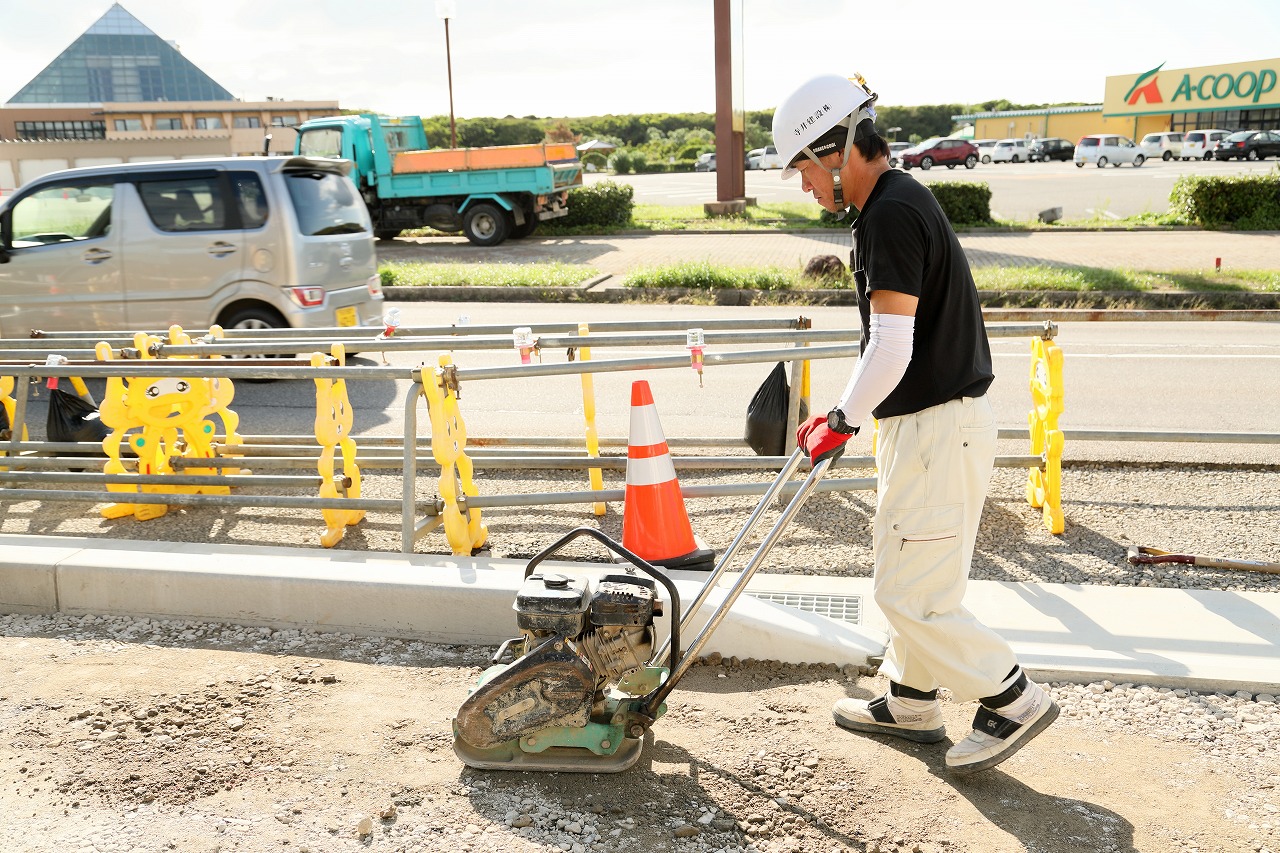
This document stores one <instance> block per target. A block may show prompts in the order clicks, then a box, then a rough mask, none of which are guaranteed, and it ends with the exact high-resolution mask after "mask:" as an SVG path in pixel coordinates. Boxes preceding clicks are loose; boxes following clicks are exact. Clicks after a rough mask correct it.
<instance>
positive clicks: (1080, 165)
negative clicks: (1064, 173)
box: [1076, 160, 1084, 169]
mask: <svg viewBox="0 0 1280 853" xmlns="http://www.w3.org/2000/svg"><path fill="white" fill-rule="evenodd" d="M1076 168H1077V169H1083V168H1084V161H1083V160H1081V161H1080V162H1079V163H1076Z"/></svg>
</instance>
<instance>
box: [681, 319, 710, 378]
mask: <svg viewBox="0 0 1280 853" xmlns="http://www.w3.org/2000/svg"><path fill="white" fill-rule="evenodd" d="M684 346H685V349H687V350H689V366H690V367H691V368H693V369H694V370H696V371H698V387H699V388H701V387H702V351H703V350H705V349H706V348H707V343H706V337H705V335H703V333H702V330H701V329H690V330H689V331H687V332H685V343H684Z"/></svg>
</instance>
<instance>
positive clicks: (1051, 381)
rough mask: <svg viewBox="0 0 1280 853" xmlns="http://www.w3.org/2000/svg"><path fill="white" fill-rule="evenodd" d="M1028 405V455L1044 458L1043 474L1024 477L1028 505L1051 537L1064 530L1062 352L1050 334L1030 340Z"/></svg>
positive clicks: (1040, 472)
mask: <svg viewBox="0 0 1280 853" xmlns="http://www.w3.org/2000/svg"><path fill="white" fill-rule="evenodd" d="M1031 403H1032V407H1033V408H1032V409H1031V411H1030V412H1029V413H1028V414H1027V421H1028V423H1029V424H1030V428H1031V452H1032V454H1035V455H1040V456H1043V458H1044V460H1045V466H1044V470H1043V471H1041V470H1040V469H1038V468H1032V469H1031V471H1030V473H1029V475H1028V477H1027V503H1028V504H1030V505H1031V506H1032V507H1035V508H1040V509H1042V510H1043V514H1044V526H1045V528H1046V529H1048V531H1049V532H1050V533H1061V532H1062V531H1063V529H1064V519H1063V515H1062V444H1063V437H1062V430H1060V429H1058V416H1059V415H1061V414H1062V410H1063V402H1062V350H1061V349H1060V348H1059V347H1058V345H1057V344H1055V343H1054V342H1053V337H1052V332H1051V331H1049V330H1046V333H1045V335H1044V336H1043V337H1039V338H1032V340H1031Z"/></svg>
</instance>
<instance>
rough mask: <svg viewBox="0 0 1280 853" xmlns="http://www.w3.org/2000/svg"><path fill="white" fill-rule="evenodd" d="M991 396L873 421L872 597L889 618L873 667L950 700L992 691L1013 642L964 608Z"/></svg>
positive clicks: (991, 429) (989, 451) (989, 445)
mask: <svg viewBox="0 0 1280 853" xmlns="http://www.w3.org/2000/svg"><path fill="white" fill-rule="evenodd" d="M995 449H996V423H995V415H994V413H993V412H992V410H991V403H990V401H988V399H987V398H986V397H985V396H983V397H964V398H962V399H959V400H952V401H951V402H949V403H943V404H942V405H939V406H933V407H931V408H928V409H925V410H924V411H922V412H916V413H915V414H911V415H902V416H900V417H892V418H885V419H883V420H881V421H880V437H879V443H878V446H877V449H876V465H877V467H878V469H879V474H878V477H879V480H878V499H877V506H876V519H875V526H874V533H873V545H874V548H875V561H876V567H875V582H874V590H875V591H874V598H875V602H876V604H877V605H879V607H880V610H881V611H882V612H883V613H884V615H885V617H886V619H887V620H888V622H889V628H890V630H889V648H888V650H887V651H886V652H885V657H884V664H883V665H882V666H881V667H880V671H881V672H883V673H884V674H885V675H887V676H889V678H891V679H892V680H894V681H896V682H898V683H899V684H905V685H907V686H908V687H914V688H916V689H918V690H932V689H933V688H935V687H937V686H939V685H941V686H943V687H948V688H950V689H951V692H952V694H953V698H954V699H955V701H957V702H968V701H971V700H973V699H978V698H980V697H983V696H992V695H994V694H996V693H999V692H1000V691H1001V689H1002V688H1003V686H1004V685H1003V679H1004V678H1005V677H1006V676H1007V675H1008V673H1009V671H1010V670H1011V669H1012V668H1013V666H1014V664H1015V660H1014V655H1013V650H1012V649H1010V648H1009V644H1008V643H1006V642H1005V641H1004V640H1003V639H1002V638H1001V637H1000V636H999V635H998V634H996V633H995V632H994V631H992V630H991V629H990V628H988V627H986V626H985V625H983V624H982V623H980V622H978V620H977V619H975V618H974V616H973V614H972V613H970V612H969V611H968V610H966V609H965V608H964V605H963V604H962V600H963V598H964V592H965V586H966V584H967V583H968V580H969V566H970V563H971V561H972V559H973V547H974V542H975V541H976V539H977V535H978V520H979V518H980V517H981V515H982V504H983V502H984V501H985V500H986V496H987V484H988V482H989V481H990V479H991V469H992V468H993V467H994V463H995Z"/></svg>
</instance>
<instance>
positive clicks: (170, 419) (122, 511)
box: [94, 329, 240, 521]
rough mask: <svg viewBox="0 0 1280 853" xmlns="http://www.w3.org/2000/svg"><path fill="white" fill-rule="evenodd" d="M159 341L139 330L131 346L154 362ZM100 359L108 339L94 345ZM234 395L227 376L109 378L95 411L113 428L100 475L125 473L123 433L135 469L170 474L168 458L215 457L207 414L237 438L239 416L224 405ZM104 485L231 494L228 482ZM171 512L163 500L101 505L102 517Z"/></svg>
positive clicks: (127, 490)
mask: <svg viewBox="0 0 1280 853" xmlns="http://www.w3.org/2000/svg"><path fill="white" fill-rule="evenodd" d="M171 336H172V337H174V338H175V339H178V340H181V339H182V338H183V337H184V336H183V335H182V333H181V330H180V329H178V330H177V332H173V331H172V330H171ZM158 343H160V340H159V338H156V337H154V336H151V335H147V334H145V333H143V332H139V333H138V334H137V335H135V336H134V346H135V347H136V348H137V350H138V352H139V355H140V356H141V358H142V360H143V361H155V357H154V356H153V355H152V354H151V347H152V346H153V345H154V344H158ZM94 353H95V355H96V356H97V358H98V360H99V361H102V362H107V361H110V360H111V359H112V350H111V346H110V344H107V343H105V342H104V343H99V344H98V345H97V346H96V347H95V348H94ZM234 395H235V389H234V387H233V385H232V383H231V381H230V380H229V379H203V378H192V379H179V378H172V377H129V378H124V377H119V376H113V377H109V378H108V379H107V389H106V393H105V394H104V395H103V401H102V405H101V406H100V407H99V414H100V416H101V418H102V422H103V423H104V424H106V425H107V427H109V428H110V429H111V433H110V434H109V435H108V436H107V437H106V438H105V439H103V440H102V449H103V452H105V453H106V455H107V462H106V464H105V465H103V468H102V470H103V473H104V474H128V473H129V472H128V471H127V470H126V468H125V466H124V463H122V462H121V461H120V444H121V442H122V441H124V440H125V439H126V437H127V439H128V442H129V446H130V447H131V448H133V451H134V453H135V454H137V457H138V470H137V473H138V474H161V475H163V474H173V473H175V472H174V469H173V465H172V464H171V462H170V460H171V459H172V458H174V457H183V458H187V459H211V458H213V457H214V455H215V454H214V450H213V438H214V435H215V433H214V426H213V421H211V420H209V419H208V417H207V416H208V415H210V414H213V413H215V412H216V413H217V414H218V415H219V416H220V417H221V418H222V420H223V423H224V425H225V426H226V428H227V437H228V443H239V441H240V439H239V436H238V435H236V434H235V427H236V425H238V423H239V419H238V417H237V416H236V415H235V413H234V412H232V411H231V410H230V409H228V408H227V406H228V405H230V403H231V400H232V398H233V397H234ZM190 470H191V473H196V474H200V473H210V474H211V473H213V472H214V470H215V469H214V468H212V467H210V468H194V469H190ZM107 490H108V491H111V492H119V493H121V494H138V493H140V492H145V493H152V494H222V495H225V494H229V493H230V491H231V490H230V488H228V487H227V486H169V485H150V484H139V485H125V484H120V483H110V484H108V485H107ZM168 511H169V507H168V506H167V505H165V504H136V503H129V502H121V503H114V504H109V505H107V506H106V507H103V509H102V515H103V517H105V518H123V517H124V516H126V515H133V516H134V517H135V518H137V519H138V520H139V521H147V520H150V519H153V518H159V517H161V516H162V515H164V514H165V513H167V512H168Z"/></svg>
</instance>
